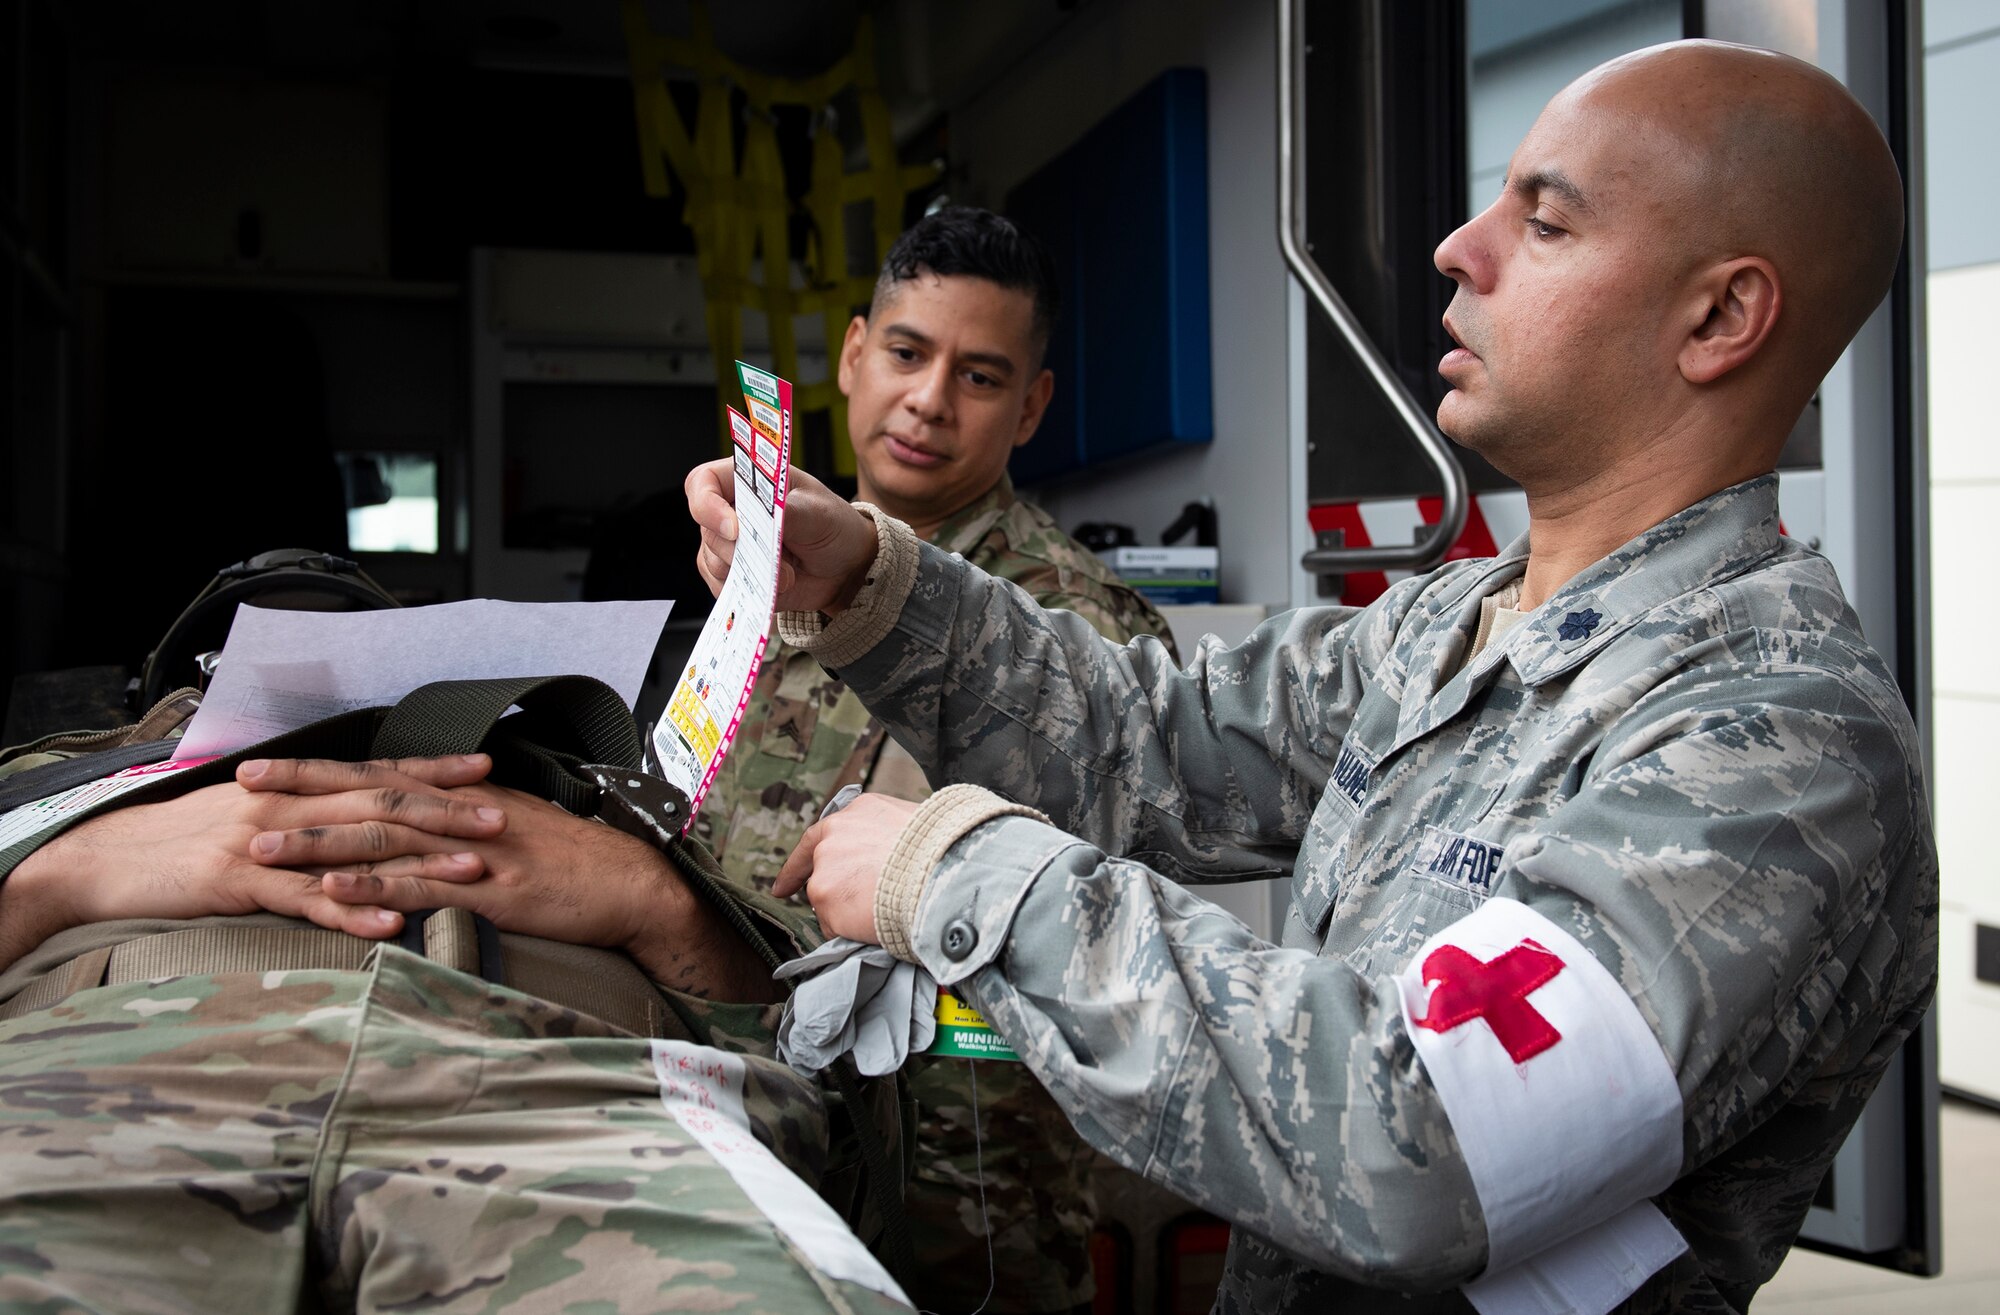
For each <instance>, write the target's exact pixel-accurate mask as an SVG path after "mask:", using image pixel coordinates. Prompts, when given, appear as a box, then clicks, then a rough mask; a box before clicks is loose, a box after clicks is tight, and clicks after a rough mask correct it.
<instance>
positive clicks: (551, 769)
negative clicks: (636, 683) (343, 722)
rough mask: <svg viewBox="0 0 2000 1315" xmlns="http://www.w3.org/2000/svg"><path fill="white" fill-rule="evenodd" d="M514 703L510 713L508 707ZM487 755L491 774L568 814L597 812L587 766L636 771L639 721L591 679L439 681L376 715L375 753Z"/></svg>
mask: <svg viewBox="0 0 2000 1315" xmlns="http://www.w3.org/2000/svg"><path fill="white" fill-rule="evenodd" d="M517 705H518V706H519V707H520V709H521V712H520V714H519V715H517V716H516V717H511V718H507V719H506V720H505V721H502V718H503V717H505V716H506V712H507V709H509V708H511V707H515V706H517ZM482 749H483V750H485V751H487V752H489V753H491V754H493V756H494V759H495V769H496V771H495V774H496V775H501V774H503V773H501V772H500V770H499V768H500V767H501V765H502V762H503V761H504V762H505V766H506V771H505V773H504V774H505V775H506V776H507V777H509V778H510V779H511V780H512V781H513V782H514V783H516V784H518V785H520V786H521V787H522V788H523V789H530V788H532V789H535V790H537V791H539V792H541V793H542V794H543V795H545V796H546V797H547V798H549V799H552V800H554V801H555V802H556V803H558V804H560V805H562V806H563V807H564V808H566V809H568V810H569V811H570V812H572V813H577V814H579V815H582V816H586V817H588V816H591V815H592V814H594V813H595V812H596V811H597V784H596V782H594V781H592V780H590V779H589V778H588V777H587V776H586V775H584V774H583V771H582V768H583V765H584V764H585V763H591V762H596V763H608V764H611V765H614V766H618V767H625V768H636V767H638V766H639V764H640V761H641V759H640V752H641V751H640V746H639V726H638V723H637V722H635V721H634V720H633V719H632V713H631V710H630V709H628V708H627V707H626V706H625V700H624V699H622V698H620V697H619V696H618V692H617V691H616V690H614V689H612V688H611V687H610V686H609V685H606V684H605V683H604V682H603V681H601V680H594V679H592V678H591V677H589V676H524V677H521V678H519V679H514V680H441V681H437V682H435V683H434V684H430V685H425V686H423V687H421V688H419V689H415V690H412V691H410V693H409V694H407V695H406V696H404V698H403V700H402V701H401V702H399V703H398V704H397V705H396V706H395V707H394V708H392V709H390V710H389V712H388V714H387V715H386V716H385V717H384V718H383V720H382V729H381V730H380V732H379V733H377V735H376V736H375V744H374V747H373V751H372V756H373V757H376V758H435V757H439V756H441V755H444V754H453V753H473V752H475V751H478V750H482Z"/></svg>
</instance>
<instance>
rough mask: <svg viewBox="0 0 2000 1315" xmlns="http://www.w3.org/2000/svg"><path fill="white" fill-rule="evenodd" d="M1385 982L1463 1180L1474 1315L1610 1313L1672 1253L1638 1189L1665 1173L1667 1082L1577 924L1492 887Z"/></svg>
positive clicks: (1671, 1092) (1676, 1134)
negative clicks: (1471, 1217) (1472, 1216)
mask: <svg viewBox="0 0 2000 1315" xmlns="http://www.w3.org/2000/svg"><path fill="white" fill-rule="evenodd" d="M1396 986H1397V989H1398V991H1399V992H1400V994H1401V996H1402V1004H1403V1020H1404V1022H1405V1023H1406V1024H1407V1025H1408V1027H1409V1031H1410V1037H1411V1040H1412V1041H1413V1042H1415V1044H1416V1049H1417V1056H1418V1058H1419V1059H1421V1060H1422V1061H1423V1065H1424V1070H1425V1072H1426V1073H1428V1074H1429V1075H1430V1079H1431V1084H1432V1086H1434V1087H1435V1088H1436V1089H1437V1093H1438V1099H1439V1101H1440V1102H1441V1103H1442V1104H1443V1105H1444V1111H1445V1115H1446V1117H1447V1118H1449V1119H1450V1120H1451V1126H1452V1131H1453V1133H1454V1134H1456V1136H1457V1138H1458V1144H1459V1149H1460V1151H1461V1153H1462V1154H1463V1155H1464V1157H1465V1164H1466V1168H1467V1169H1468V1170H1469V1171H1470V1173H1471V1176H1472V1182H1473V1186H1474V1187H1475V1188H1476V1189H1477V1191H1478V1193H1479V1207H1480V1212H1481V1213H1482V1214H1483V1215H1484V1217H1485V1220H1486V1234H1487V1242H1488V1263H1487V1269H1486V1272H1485V1273H1484V1274H1483V1275H1482V1276H1481V1277H1480V1278H1479V1279H1478V1280H1477V1281H1476V1282H1474V1283H1473V1284H1471V1285H1469V1286H1468V1287H1467V1288H1466V1290H1465V1295H1466V1297H1467V1298H1468V1299H1469V1300H1470V1301H1471V1302H1472V1304H1473V1305H1474V1306H1475V1307H1476V1308H1477V1309H1479V1310H1480V1311H1481V1312H1482V1315H1514V1313H1516V1312H1520V1313H1523V1315H1525V1313H1527V1312H1535V1311H1540V1310H1592V1309H1594V1310H1598V1311H1605V1310H1609V1309H1611V1308H1612V1307H1613V1306H1615V1305H1617V1304H1618V1303H1619V1302H1620V1301H1623V1300H1624V1299H1625V1298H1626V1297H1627V1296H1629V1295H1631V1293H1632V1292H1634V1291H1636V1290H1637V1289H1638V1287H1639V1286H1640V1285H1641V1284H1642V1283H1644V1282H1645V1281H1646V1280H1647V1279H1648V1278H1650V1277H1651V1276H1652V1275H1653V1274H1654V1273H1655V1272H1656V1271H1657V1270H1658V1269H1659V1268H1660V1267H1661V1266H1663V1265H1665V1264H1666V1263H1667V1262H1668V1261H1670V1260H1672V1259H1673V1258H1674V1257H1675V1256H1677V1255H1679V1254H1680V1253H1681V1251H1682V1250H1684V1249H1685V1246H1686V1244H1685V1243H1684V1242H1683V1241H1682V1239H1681V1237H1680V1235H1679V1234H1678V1233H1676V1232H1675V1231H1674V1229H1673V1226H1672V1225H1671V1224H1669V1223H1668V1222H1667V1220H1666V1217H1665V1216H1664V1215H1662V1214H1661V1213H1660V1212H1659V1210H1658V1209H1657V1208H1655V1207H1654V1206H1653V1205H1651V1204H1650V1202H1649V1200H1648V1198H1650V1197H1653V1196H1656V1195H1658V1194H1659V1193H1660V1192H1662V1191H1664V1190H1665V1189H1666V1188H1667V1187H1668V1186H1669V1185H1671V1184H1672V1182H1673V1181H1674V1178H1675V1177H1676V1176H1677V1175H1678V1174H1679V1172H1680V1164H1681V1098H1680V1088H1679V1085H1678V1084H1677V1083H1676V1082H1675V1080H1674V1072H1673V1068H1672V1067H1671V1066H1670V1065H1669V1064H1668V1062H1667V1057H1666V1054H1665V1052H1663V1051H1662V1050H1661V1049H1660V1043H1659V1042H1658V1041H1657V1040H1655V1039H1654V1037H1653V1030H1652V1028H1650V1027H1649V1026H1647V1024H1646V1020H1645V1018H1644V1017H1642V1016H1641V1015H1640V1013H1639V1009H1638V1006H1637V1005H1635V1004H1634V1003H1633V1002H1632V999H1631V997H1630V996H1629V995H1627V994H1626V992H1625V988H1624V987H1622V986H1620V985H1619V983H1618V981H1617V979H1616V978H1614V977H1613V976H1612V975H1611V973H1610V971H1609V970H1608V969H1606V968H1605V967H1604V965H1603V964H1601V963H1599V962H1598V961H1597V959H1596V957H1595V956H1594V955H1592V954H1591V953H1590V952H1589V951H1588V950H1586V949H1584V947H1583V946H1582V945H1581V944H1580V943H1579V942H1578V941H1577V940H1576V938H1575V937H1573V936H1571V935H1570V934H1569V933H1568V932H1566V931H1564V930H1563V929H1562V928H1561V927H1558V926H1557V925H1556V924H1555V923H1553V922H1551V921H1550V920H1549V919H1547V918H1545V917H1543V916H1542V915H1541V914H1539V913H1537V912H1535V911H1534V910H1533V909H1531V908H1529V907H1528V906H1527V905H1525V904H1522V903H1521V902H1519V901H1518V900H1511V899H1503V898H1498V897H1496V898H1493V899H1489V900H1487V901H1486V903H1484V904H1483V905H1481V906H1480V907H1479V908H1478V909H1477V910H1476V911H1474V912H1473V913H1471V914H1468V915H1467V916H1466V917H1464V918H1461V919H1460V920H1459V921H1457V922H1455V923H1453V924H1452V925H1451V926H1449V927H1447V928H1445V929H1444V930H1443V931H1441V932H1439V933H1438V934H1437V935H1435V936H1433V937H1431V938H1430V939H1429V940H1427V941H1425V942H1424V944H1423V946H1422V947H1421V948H1420V949H1419V950H1418V951H1417V953H1416V955H1415V957H1414V958H1413V959H1411V961H1410V962H1409V963H1408V964H1407V965H1406V966H1405V967H1404V969H1403V971H1402V972H1401V973H1400V974H1398V976H1397V978H1396ZM1556 1294H1561V1295H1560V1301H1559V1302H1557V1304H1553V1305H1552V1304H1550V1303H1549V1298H1552V1297H1555V1296H1556Z"/></svg>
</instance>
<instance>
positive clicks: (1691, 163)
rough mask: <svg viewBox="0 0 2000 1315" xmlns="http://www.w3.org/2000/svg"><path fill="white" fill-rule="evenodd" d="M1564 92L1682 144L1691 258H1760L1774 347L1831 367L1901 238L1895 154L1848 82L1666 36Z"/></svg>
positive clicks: (1764, 55)
mask: <svg viewBox="0 0 2000 1315" xmlns="http://www.w3.org/2000/svg"><path fill="white" fill-rule="evenodd" d="M1565 98H1570V99H1574V100H1575V101H1576V102H1577V104H1578V105H1579V107H1582V106H1589V107H1590V108H1593V109H1597V110H1600V111H1607V112H1611V113H1625V114H1629V115H1631V116H1633V117H1634V118H1635V119H1636V120H1638V121H1641V122H1643V123H1645V124H1646V125H1647V127H1648V128H1649V129H1650V130H1653V131H1656V132H1659V133H1662V134H1663V135H1665V136H1666V137H1668V138H1670V139H1673V140H1674V141H1675V142H1676V143H1677V144H1678V145H1679V147H1680V148H1681V149H1680V150H1679V151H1678V152H1675V154H1676V155H1677V156H1678V157H1679V160H1678V163H1679V164H1680V166H1681V167H1682V168H1684V169H1686V170H1687V171H1688V177H1687V182H1688V184H1689V187H1688V193H1687V196H1686V202H1687V205H1688V210H1687V214H1686V218H1687V221H1688V222H1687V225H1686V228H1685V230H1684V233H1685V236H1686V238H1687V239H1688V240H1689V242H1690V243H1691V244H1692V249H1691V250H1690V253H1689V254H1690V256H1691V257H1693V258H1695V259H1701V258H1711V259H1713V258H1727V257H1729V256H1733V255H1742V254H1751V255H1761V256H1764V257H1766V258H1767V259H1769V260H1770V261H1771V262H1772V264H1774V265H1775V266H1776V267H1777V269H1778V271H1779V274H1780V277H1781V279H1782V281H1783V285H1784V291H1785V294H1786V297H1785V299H1786V302H1787V314H1786V315H1785V316H1784V317H1783V318H1782V319H1781V321H1780V325H1779V328H1778V330H1777V331H1776V332H1774V335H1773V337H1774V346H1775V345H1778V344H1784V345H1785V346H1787V347H1789V348H1790V349H1791V350H1793V351H1800V352H1803V353H1804V355H1803V357H1802V359H1801V364H1805V363H1807V362H1811V361H1818V362H1820V364H1819V368H1818V373H1824V371H1825V370H1826V369H1827V368H1829V367H1831V366H1832V364H1833V362H1834V359H1835V358H1836V357H1838V356H1839V355H1840V352H1841V351H1842V350H1843V349H1844V348H1845V347H1846V345H1847V343H1848V342H1849V340H1851V339H1852V338H1853V337H1854V335H1855V334H1856V333H1857V332H1859V331H1860V328H1861V325H1862V323H1863V321H1865V320H1866V319H1867V318H1868V316H1869V314H1870V313H1871V312H1872V311H1873V310H1874V309H1875V307H1876V306H1877V305H1878V304H1879V303H1880V302H1881V300H1882V298H1883V296H1884V294H1886V293H1887V292H1888V290H1889V283H1890V280H1891V278H1892V277H1893V276H1894V274H1895V269H1896V260H1897V257H1898V254H1899V253H1900V252H1901V250H1902V242H1903V186H1902V180H1901V178H1900V177H1899V176H1898V174H1897V172H1896V162H1895V159H1894V158H1893V157H1892V156H1891V154H1890V152H1889V144H1888V143H1887V142H1886V141H1884V140H1883V138H1882V133H1881V131H1880V130H1879V129H1878V128H1877V127H1876V126H1875V121H1874V120H1873V119H1871V118H1870V117H1869V115H1868V112H1867V111H1866V110H1864V109H1863V108H1862V107H1861V105H1860V103H1859V102H1858V101H1856V100H1855V99H1854V97H1853V96H1852V95H1851V94H1850V93H1849V92H1848V90H1847V88H1846V87H1844V86H1842V85H1841V84H1840V82H1839V81H1838V80H1837V79H1835V78H1834V77H1832V76H1831V75H1830V74H1828V73H1826V72H1824V71H1822V70H1820V69H1818V68H1815V67H1813V66H1812V65H1811V64H1807V63H1805V62H1804V61H1802V60H1798V59H1794V58H1792V57H1791V56H1789V55H1781V54H1777V53H1775V52H1773V51H1769V50H1759V49H1756V48H1754V47H1751V46H1738V45H1731V44H1729V43H1727V42H1722V41H1677V42H1673V43H1671V44H1668V45H1662V46H1653V47H1651V48H1649V49H1646V50H1640V51H1636V52H1634V53H1632V54H1630V55H1626V56H1623V57H1621V58H1619V59H1614V60H1612V61H1610V62H1609V63H1606V64H1603V65H1600V66H1599V67H1598V68H1596V69H1594V70H1592V71H1591V72H1589V73H1587V74H1585V75H1584V76H1583V77H1581V78H1579V79H1578V80H1577V81H1576V82H1574V83H1572V84H1570V86H1569V87H1568V88H1567V89H1565V90H1564V91H1563V92H1562V94H1561V96H1559V97H1558V98H1557V100H1558V101H1560V100H1563V99H1565ZM1655 182H1656V184H1658V185H1661V186H1671V183H1670V179H1669V176H1667V175H1662V176H1658V177H1656V179H1655Z"/></svg>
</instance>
